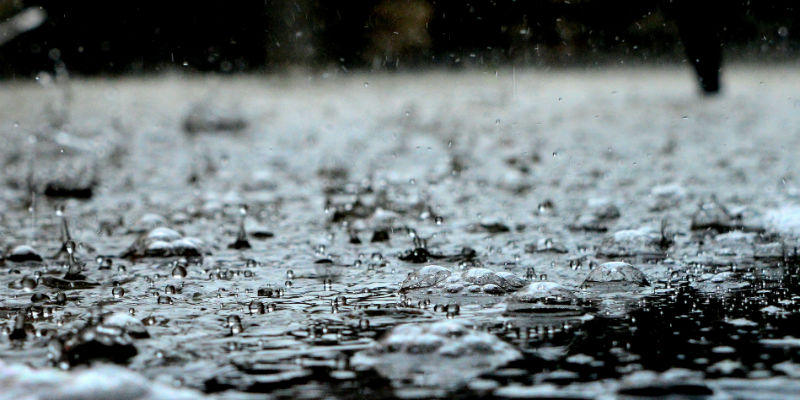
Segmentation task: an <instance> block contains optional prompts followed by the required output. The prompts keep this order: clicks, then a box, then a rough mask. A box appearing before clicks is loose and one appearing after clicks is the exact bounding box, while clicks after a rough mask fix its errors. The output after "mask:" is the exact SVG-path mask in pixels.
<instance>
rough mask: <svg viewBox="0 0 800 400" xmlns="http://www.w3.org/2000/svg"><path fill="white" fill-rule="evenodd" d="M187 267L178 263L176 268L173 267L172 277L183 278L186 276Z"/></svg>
mask: <svg viewBox="0 0 800 400" xmlns="http://www.w3.org/2000/svg"><path fill="white" fill-rule="evenodd" d="M186 274H187V272H186V268H184V267H183V266H182V265H177V266H175V268H173V269H172V277H173V278H177V279H183V278H185V277H186Z"/></svg>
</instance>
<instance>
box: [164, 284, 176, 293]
mask: <svg viewBox="0 0 800 400" xmlns="http://www.w3.org/2000/svg"><path fill="white" fill-rule="evenodd" d="M176 292H177V289H175V286H173V285H167V286H166V287H165V288H164V293H166V294H175V293H176Z"/></svg>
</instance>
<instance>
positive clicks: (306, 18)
mask: <svg viewBox="0 0 800 400" xmlns="http://www.w3.org/2000/svg"><path fill="white" fill-rule="evenodd" d="M0 6H2V7H0V22H2V21H8V18H10V16H12V15H20V14H21V12H22V11H23V10H24V9H28V10H30V9H33V8H37V7H41V9H43V10H44V11H46V15H47V18H46V20H45V21H44V22H43V23H41V25H39V26H38V27H36V28H30V29H28V28H29V27H28V28H26V29H28V30H25V31H24V32H23V29H21V28H20V26H22V25H19V24H6V25H5V27H6V28H7V29H6V32H8V34H7V35H6V40H5V42H4V43H3V44H2V45H0V77H32V76H34V75H36V74H37V73H38V72H39V71H50V72H52V71H53V70H54V68H55V66H56V65H66V67H67V69H68V70H69V71H70V72H72V73H77V74H120V73H142V72H145V73H146V72H151V71H156V72H157V71H161V70H164V69H183V70H194V71H214V72H219V73H235V72H240V71H253V70H265V69H266V70H278V71H280V70H285V69H286V67H289V66H292V65H299V66H306V67H311V68H323V69H327V68H331V67H333V68H337V69H340V70H349V69H351V68H371V69H407V68H415V67H431V66H433V67H440V66H445V67H453V68H461V67H464V66H477V67H486V66H492V67H494V66H502V65H508V64H513V65H523V66H524V65H537V66H572V65H597V64H599V65H603V64H614V63H618V62H621V61H625V60H633V61H636V60H641V61H642V62H647V63H651V62H659V61H671V62H674V61H676V60H678V59H681V58H682V57H681V53H680V51H679V50H678V49H679V48H680V44H681V43H682V44H683V47H684V50H685V53H684V54H685V57H686V60H687V61H688V62H689V63H691V65H692V66H693V67H694V69H695V71H696V72H697V76H698V78H699V82H700V87H701V88H702V90H703V91H704V92H705V93H716V92H718V91H719V89H720V72H719V71H720V66H721V62H722V44H723V43H725V45H726V47H728V48H733V49H735V50H737V51H738V52H739V53H740V54H745V55H754V54H758V57H760V58H761V57H765V56H768V57H773V58H778V59H780V58H781V57H783V58H784V59H786V58H789V57H791V55H792V54H793V52H796V50H798V49H800V41H798V40H797V39H798V35H797V34H795V32H794V31H793V30H789V29H788V28H787V27H791V26H792V22H793V21H795V20H796V19H797V18H798V17H800V7H794V3H793V0H765V1H763V2H752V1H749V2H746V1H744V0H737V1H733V2H722V1H721V0H694V1H693V0H607V1H603V0H586V1H577V2H566V1H562V0H537V1H522V0H475V1H469V2H464V1H459V0H364V1H357V2H356V1H343V0H329V1H322V0H265V1H255V0H253V1H242V2H235V3H231V2H224V1H221V0H212V1H209V2H204V3H202V4H200V3H197V2H192V1H188V0H175V1H169V2H163V1H155V0H138V1H136V2H128V1H122V2H112V3H109V2H107V1H100V0H76V1H69V2H67V1H62V0H25V1H21V2H20V1H11V0H0ZM14 7H16V8H14ZM23 7H24V8H23ZM780 32H782V33H780Z"/></svg>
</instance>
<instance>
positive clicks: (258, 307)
mask: <svg viewBox="0 0 800 400" xmlns="http://www.w3.org/2000/svg"><path fill="white" fill-rule="evenodd" d="M247 309H248V310H249V311H250V314H264V313H265V312H266V309H265V308H264V303H262V302H260V301H256V300H253V301H251V302H250V304H249V305H248V306H247Z"/></svg>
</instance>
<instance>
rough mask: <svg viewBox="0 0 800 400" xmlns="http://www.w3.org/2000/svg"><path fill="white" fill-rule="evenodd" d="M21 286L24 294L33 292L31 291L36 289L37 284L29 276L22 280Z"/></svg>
mask: <svg viewBox="0 0 800 400" xmlns="http://www.w3.org/2000/svg"><path fill="white" fill-rule="evenodd" d="M21 284H22V289H24V290H25V291H26V292H30V291H33V289H36V285H37V282H36V279H34V278H32V277H30V276H26V277H24V278H22V282H21Z"/></svg>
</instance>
